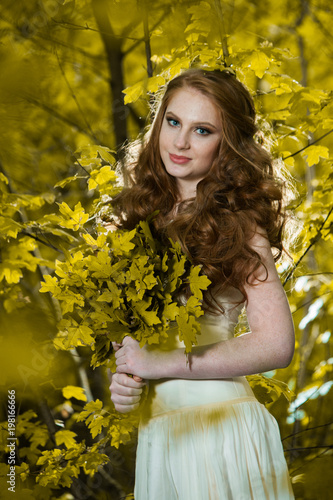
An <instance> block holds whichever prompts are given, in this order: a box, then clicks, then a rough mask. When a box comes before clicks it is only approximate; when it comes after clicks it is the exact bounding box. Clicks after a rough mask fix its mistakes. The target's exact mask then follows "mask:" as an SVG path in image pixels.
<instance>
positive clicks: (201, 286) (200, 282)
mask: <svg viewBox="0 0 333 500" xmlns="http://www.w3.org/2000/svg"><path fill="white" fill-rule="evenodd" d="M200 272H201V268H200V267H199V266H196V267H192V269H191V272H190V277H189V281H190V289H191V292H192V293H193V294H194V296H195V297H197V298H198V299H200V300H201V299H202V298H203V295H202V290H207V288H208V287H209V285H210V283H211V281H210V280H209V279H208V278H207V276H206V275H204V274H203V275H201V276H199V273H200Z"/></svg>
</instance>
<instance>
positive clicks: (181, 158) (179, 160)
mask: <svg viewBox="0 0 333 500" xmlns="http://www.w3.org/2000/svg"><path fill="white" fill-rule="evenodd" d="M169 157H170V160H171V161H173V163H177V164H178V165H182V164H183V163H187V162H188V161H190V160H191V158H188V157H187V156H178V155H173V154H171V153H169Z"/></svg>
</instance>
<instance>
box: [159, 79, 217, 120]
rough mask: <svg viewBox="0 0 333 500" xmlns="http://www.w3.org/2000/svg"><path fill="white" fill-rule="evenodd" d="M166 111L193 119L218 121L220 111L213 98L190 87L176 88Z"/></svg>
mask: <svg viewBox="0 0 333 500" xmlns="http://www.w3.org/2000/svg"><path fill="white" fill-rule="evenodd" d="M166 112H173V113H175V114H176V115H177V116H179V117H184V118H187V119H188V120H193V121H198V120H202V121H220V112H219V109H218V107H217V106H216V104H215V103H214V101H213V99H212V98H211V97H208V96H207V95H205V94H204V93H203V92H200V91H199V90H197V89H194V88H192V87H184V88H182V89H178V90H176V91H175V93H174V94H173V96H172V97H171V99H170V101H169V103H168V105H167V108H166ZM180 115H182V116H180Z"/></svg>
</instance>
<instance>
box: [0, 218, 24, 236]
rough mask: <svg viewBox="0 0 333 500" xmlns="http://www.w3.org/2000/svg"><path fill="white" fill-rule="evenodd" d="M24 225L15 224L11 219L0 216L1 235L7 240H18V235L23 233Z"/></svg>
mask: <svg viewBox="0 0 333 500" xmlns="http://www.w3.org/2000/svg"><path fill="white" fill-rule="evenodd" d="M21 229H22V225H21V224H19V223H18V222H15V221H14V220H13V219H11V218H10V217H2V216H0V235H1V237H2V238H3V237H5V238H8V237H10V238H16V237H17V233H18V232H19V231H21Z"/></svg>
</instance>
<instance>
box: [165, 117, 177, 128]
mask: <svg viewBox="0 0 333 500" xmlns="http://www.w3.org/2000/svg"><path fill="white" fill-rule="evenodd" d="M167 122H168V123H169V125H171V127H177V125H179V121H178V120H175V119H174V118H167Z"/></svg>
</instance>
